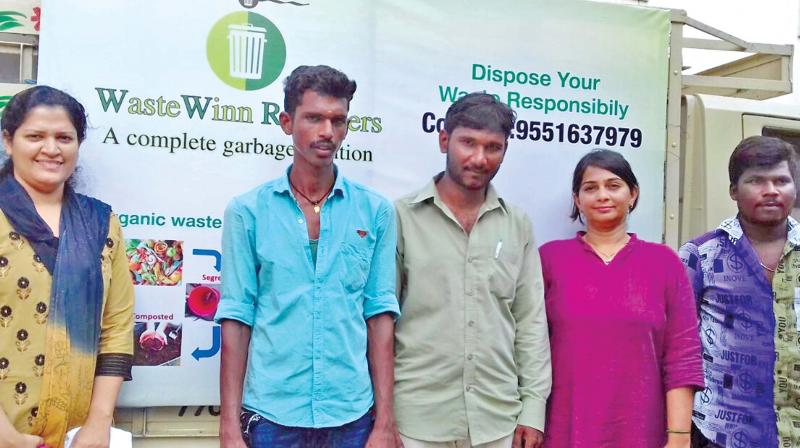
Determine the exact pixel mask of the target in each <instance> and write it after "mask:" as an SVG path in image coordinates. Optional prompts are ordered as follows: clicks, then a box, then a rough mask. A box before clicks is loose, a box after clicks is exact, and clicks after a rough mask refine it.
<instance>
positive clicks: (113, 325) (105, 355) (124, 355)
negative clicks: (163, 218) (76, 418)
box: [96, 214, 134, 380]
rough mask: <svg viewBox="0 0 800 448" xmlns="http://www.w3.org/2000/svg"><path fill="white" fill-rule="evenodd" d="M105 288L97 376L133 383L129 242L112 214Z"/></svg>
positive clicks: (131, 287) (104, 273)
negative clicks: (126, 243) (131, 381)
mask: <svg viewBox="0 0 800 448" xmlns="http://www.w3.org/2000/svg"><path fill="white" fill-rule="evenodd" d="M103 277H104V284H105V291H104V297H103V300H104V306H103V317H102V321H101V324H100V344H99V346H98V350H97V353H98V357H97V369H96V375H108V376H122V377H124V378H125V379H126V380H129V379H131V376H130V371H131V365H132V363H133V317H134V316H133V301H134V294H133V283H132V282H131V274H130V271H129V268H128V258H127V256H126V255H125V240H124V239H123V237H122V228H121V226H120V222H119V218H117V215H115V214H112V215H111V219H110V223H109V231H108V241H107V242H106V247H105V249H104V250H103Z"/></svg>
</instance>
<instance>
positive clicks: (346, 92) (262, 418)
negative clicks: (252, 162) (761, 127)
mask: <svg viewBox="0 0 800 448" xmlns="http://www.w3.org/2000/svg"><path fill="white" fill-rule="evenodd" d="M355 90H356V83H355V82H354V81H352V80H350V79H348V78H347V76H346V75H345V74H344V73H341V72H340V71H338V70H335V69H333V68H330V67H327V66H315V67H309V66H300V67H298V68H297V69H295V70H294V71H293V72H292V73H291V75H289V77H288V78H287V79H286V82H285V88H284V92H285V100H284V111H283V112H281V114H280V116H279V118H280V124H281V128H282V129H283V131H284V132H285V133H286V134H287V135H291V136H292V141H293V145H294V154H293V157H294V160H293V164H292V165H291V166H290V167H289V169H287V170H286V175H284V176H281V177H279V178H277V179H275V180H273V181H271V182H267V183H266V184H263V185H261V186H259V187H258V188H256V189H254V190H252V191H250V192H247V193H245V194H243V195H241V196H239V197H237V198H235V199H234V200H233V201H231V203H230V205H229V206H228V208H227V210H226V211H225V223H224V229H223V240H222V250H223V256H222V260H223V269H224V271H223V285H222V300H221V302H220V306H219V309H218V311H217V314H216V317H215V319H216V320H217V322H220V323H221V324H222V365H221V374H220V376H221V378H220V392H221V401H222V408H221V412H222V413H221V416H220V444H221V446H223V447H225V448H241V447H244V446H245V443H246V442H245V441H247V443H248V444H249V445H250V446H251V447H253V448H261V447H273V446H287V447H288V446H302V447H328V446H337V447H359V448H360V447H363V446H365V445H368V446H370V447H373V446H374V447H388V446H392V447H394V446H396V444H397V440H396V437H397V436H396V429H395V422H394V413H393V404H392V388H393V381H394V378H393V369H394V360H393V344H394V336H393V332H394V320H395V319H396V318H397V317H398V315H399V307H398V304H397V298H396V297H395V244H396V236H397V230H396V224H395V214H394V210H393V208H392V206H391V204H390V203H389V202H388V201H387V200H386V199H384V198H383V197H381V196H380V195H378V194H377V193H375V192H374V191H372V190H370V189H368V188H366V187H364V186H362V185H359V184H356V183H354V182H351V181H349V180H347V179H346V178H345V177H344V176H342V175H341V173H339V172H338V170H337V168H336V166H335V165H334V164H333V161H334V156H335V154H336V151H338V150H339V149H340V146H341V143H342V141H343V140H344V137H345V135H346V134H347V113H348V110H349V106H350V100H351V99H352V98H353V93H354V92H355ZM373 391H374V392H373Z"/></svg>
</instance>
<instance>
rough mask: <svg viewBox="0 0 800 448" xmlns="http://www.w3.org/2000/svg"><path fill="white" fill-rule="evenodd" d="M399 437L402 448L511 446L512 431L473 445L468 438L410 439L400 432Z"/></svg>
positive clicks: (512, 439)
mask: <svg viewBox="0 0 800 448" xmlns="http://www.w3.org/2000/svg"><path fill="white" fill-rule="evenodd" d="M400 438H401V439H402V440H403V447H404V448H511V443H512V442H513V441H514V433H511V434H510V435H508V436H506V437H503V438H502V439H499V440H495V441H494V442H489V443H483V444H481V445H473V444H472V441H471V440H469V438H467V439H466V440H453V441H452V442H426V441H424V440H416V439H411V438H409V437H406V436H404V435H402V434H400Z"/></svg>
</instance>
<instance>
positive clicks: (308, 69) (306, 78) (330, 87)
mask: <svg viewBox="0 0 800 448" xmlns="http://www.w3.org/2000/svg"><path fill="white" fill-rule="evenodd" d="M283 85H284V87H283V93H284V98H283V109H284V111H285V112H286V113H288V114H289V115H294V111H295V110H296V109H297V106H298V105H299V104H300V100H301V99H302V98H303V94H304V93H305V92H306V90H312V91H314V92H317V93H318V94H320V95H324V96H330V97H334V98H344V99H346V100H347V107H348V108H349V107H350V101H351V100H352V99H353V94H354V93H355V92H356V82H355V81H353V80H352V79H350V78H348V77H347V75H345V74H344V73H342V72H340V71H339V70H336V69H335V68H332V67H328V66H327V65H315V66H309V65H301V66H299V67H297V68H296V69H294V70H293V71H292V73H291V74H290V75H289V76H288V77H287V78H286V80H285V81H284V82H283Z"/></svg>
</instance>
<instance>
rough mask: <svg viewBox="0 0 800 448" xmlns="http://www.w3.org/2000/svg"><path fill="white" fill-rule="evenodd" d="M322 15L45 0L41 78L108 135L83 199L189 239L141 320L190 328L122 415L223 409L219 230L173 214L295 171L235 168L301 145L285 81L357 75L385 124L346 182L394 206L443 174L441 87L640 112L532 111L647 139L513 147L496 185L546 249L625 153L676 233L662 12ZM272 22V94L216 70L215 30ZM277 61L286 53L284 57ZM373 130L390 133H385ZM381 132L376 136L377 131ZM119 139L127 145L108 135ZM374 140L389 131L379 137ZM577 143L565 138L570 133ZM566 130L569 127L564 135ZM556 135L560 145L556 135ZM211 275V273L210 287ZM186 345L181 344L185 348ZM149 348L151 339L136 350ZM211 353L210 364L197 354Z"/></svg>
mask: <svg viewBox="0 0 800 448" xmlns="http://www.w3.org/2000/svg"><path fill="white" fill-rule="evenodd" d="M306 2H307V3H309V4H308V5H307V6H296V5H292V4H279V2H275V1H262V2H260V3H259V4H258V5H257V6H256V7H255V8H254V9H250V10H245V9H244V8H243V7H242V6H240V4H239V3H238V1H236V0H224V1H223V0H214V1H212V0H196V1H189V0H176V1H172V2H162V1H157V0H139V1H115V2H108V1H101V0H82V1H80V2H63V1H53V0H44V2H43V10H44V11H45V14H44V15H43V17H44V21H43V24H42V34H41V46H40V66H39V80H40V83H41V84H49V85H53V86H56V87H59V88H62V89H65V90H66V91H68V92H70V93H71V94H73V95H74V96H76V97H77V98H78V99H79V100H80V101H81V102H82V103H83V104H84V105H85V106H86V108H87V111H88V114H89V120H90V126H91V130H90V132H89V136H88V139H87V141H86V142H85V143H84V144H83V146H82V147H81V161H80V166H81V169H82V172H81V176H82V180H83V185H84V188H83V190H84V191H86V192H87V193H89V194H91V195H94V196H96V197H98V198H100V199H102V200H104V201H107V202H109V203H111V204H112V205H113V207H114V209H115V211H116V212H117V213H118V214H125V215H148V216H153V215H161V216H164V217H165V219H166V221H167V223H166V225H164V226H147V225H132V224H131V225H128V226H126V227H125V229H124V232H125V236H126V238H128V239H158V240H180V241H183V255H184V258H183V276H182V279H181V284H180V285H176V286H137V287H136V294H137V303H136V313H137V314H139V315H140V319H138V320H141V321H145V320H147V319H146V318H144V317H143V316H141V315H148V314H150V315H155V314H167V315H169V314H172V315H173V320H174V321H175V324H176V325H181V328H182V343H181V351H180V358H179V359H177V360H174V361H173V362H172V363H171V364H176V363H177V364H178V365H169V366H152V367H150V366H137V367H134V381H133V382H130V383H126V385H125V386H124V388H123V393H122V397H121V400H120V404H121V405H122V406H162V405H207V404H217V403H218V400H219V398H218V371H219V354H218V353H216V354H214V355H213V356H210V357H205V358H203V357H200V358H199V359H196V358H195V357H193V356H192V353H193V352H195V353H202V352H208V353H211V352H214V350H213V348H214V347H213V341H212V335H213V327H214V324H213V323H211V322H207V321H204V320H200V319H197V318H194V317H184V308H185V303H184V300H185V296H186V285H187V284H189V283H191V284H195V283H212V282H210V281H208V278H209V277H210V276H214V275H219V273H218V272H217V271H216V269H215V268H214V259H213V257H209V256H204V255H193V251H194V250H196V249H201V250H217V251H218V250H219V246H220V234H221V231H220V230H219V229H206V228H202V229H199V228H186V227H180V226H174V225H172V224H171V222H170V218H171V217H173V216H184V217H186V216H193V217H202V218H205V217H211V218H212V219H214V218H218V219H221V218H222V214H223V210H224V208H225V205H226V204H227V202H228V201H229V200H230V199H231V198H232V197H233V196H235V195H237V194H240V193H242V192H244V191H246V190H248V189H250V188H252V187H254V186H256V185H258V184H260V183H262V182H264V181H266V180H269V179H272V178H274V177H276V176H279V175H281V174H283V172H284V170H285V169H286V167H287V166H288V165H289V164H290V163H291V162H290V158H286V159H284V160H281V161H278V160H275V158H274V157H270V156H266V155H254V154H239V155H234V156H231V157H225V156H223V151H222V148H221V146H222V142H224V141H226V140H237V141H252V140H253V138H257V139H258V140H259V141H260V142H261V143H272V144H283V145H289V144H291V139H290V137H287V136H285V135H284V134H283V133H282V132H281V131H280V129H279V128H278V126H276V125H274V124H261V121H262V118H263V117H262V115H263V114H262V110H263V105H262V102H272V103H277V104H279V105H281V107H282V104H283V93H282V84H281V81H282V80H283V79H284V78H285V77H286V76H287V75H288V74H289V72H290V71H291V70H292V69H293V68H294V67H296V66H297V65H301V64H308V65H313V64H328V65H331V66H333V67H336V68H339V69H341V70H342V71H344V72H345V73H347V74H348V75H349V76H350V77H352V78H353V79H355V80H357V82H358V91H357V92H356V95H355V99H354V100H353V102H352V104H351V106H350V112H351V114H352V115H356V116H359V117H371V118H372V119H373V120H374V119H376V118H379V119H380V132H354V131H351V132H350V134H349V135H348V137H347V139H346V142H345V145H349V147H350V148H351V149H352V148H356V149H360V150H368V151H370V152H371V153H372V158H373V162H372V163H365V162H356V161H352V160H349V161H348V160H340V161H338V166H339V167H340V169H341V172H342V173H343V174H344V175H346V176H348V177H349V178H351V179H353V180H356V181H360V182H363V183H366V184H368V185H370V186H372V187H374V188H376V189H377V190H379V191H380V192H382V193H384V194H385V195H386V196H387V197H389V198H392V199H394V198H397V197H398V196H400V195H402V194H405V193H407V192H410V191H412V190H415V189H417V188H420V187H421V186H422V185H424V184H425V182H427V181H428V180H429V179H430V177H431V176H432V175H433V174H435V173H437V172H439V171H441V170H442V169H443V167H444V156H443V155H442V154H441V153H440V152H439V149H438V145H437V138H436V134H435V133H426V132H424V131H423V114H424V113H426V112H431V113H433V114H434V115H435V116H436V117H443V116H444V113H445V111H446V109H447V107H448V106H449V102H448V101H442V98H441V96H440V92H439V90H440V88H439V86H458V87H459V88H460V89H462V90H465V91H475V90H484V89H485V90H487V91H489V92H491V93H496V94H498V95H500V97H501V99H502V100H504V101H505V100H507V98H508V96H507V95H508V92H510V91H513V92H518V93H519V94H520V95H524V96H530V97H550V98H554V99H565V100H587V101H590V100H592V99H593V98H598V99H601V100H603V101H605V102H609V101H611V100H616V101H618V102H619V103H622V104H624V105H627V106H629V109H628V110H627V116H626V117H625V118H624V119H620V118H619V117H615V116H601V115H592V114H585V113H584V114H581V113H574V112H572V113H571V112H550V113H548V114H544V113H543V112H542V111H539V110H533V109H525V108H521V107H517V108H516V109H517V112H518V116H519V118H520V119H521V120H525V121H530V120H537V121H547V122H552V123H554V125H556V124H558V123H564V124H565V125H569V124H578V125H592V126H593V125H597V126H615V127H626V128H638V129H640V130H641V132H642V135H643V137H642V144H641V147H639V148H631V146H630V143H628V144H626V145H625V146H622V147H620V146H619V145H615V146H608V144H607V142H605V141H601V143H600V144H595V143H594V142H595V140H594V137H593V139H592V143H591V144H582V143H580V142H579V143H574V144H573V143H569V142H568V141H567V140H568V137H567V136H566V135H564V141H563V142H558V141H551V142H545V141H542V140H539V141H532V140H530V139H527V140H524V141H523V140H520V138H519V137H522V136H523V134H524V133H523V132H522V131H521V129H518V131H519V132H517V133H515V137H517V138H515V139H512V140H510V141H509V149H508V154H507V157H506V160H505V162H504V164H503V167H502V169H501V170H500V173H499V174H498V176H497V178H496V180H495V185H496V186H497V188H498V190H499V192H500V193H501V194H502V195H503V196H504V197H505V198H506V199H507V200H509V201H511V202H514V203H517V204H519V205H521V206H522V207H523V208H525V209H526V210H527V211H528V212H529V214H530V215H531V217H532V219H533V222H534V226H535V232H536V237H537V240H538V242H539V243H543V242H545V241H548V240H551V239H554V238H567V237H570V236H572V235H573V234H574V232H575V231H576V230H577V229H578V228H579V226H578V225H576V224H574V223H572V222H571V221H570V220H569V219H568V214H569V211H570V206H571V205H570V204H571V202H570V201H571V198H570V197H571V192H570V182H571V176H572V170H573V169H574V165H575V162H576V161H577V160H578V158H580V156H581V155H583V154H584V153H585V152H586V151H588V150H590V149H592V148H595V147H608V148H611V149H617V150H620V151H621V152H622V153H623V154H624V155H625V157H626V158H628V160H629V161H630V162H631V164H632V165H633V168H634V171H635V172H636V174H637V176H638V177H639V180H640V183H641V189H642V194H641V200H640V205H639V208H638V209H637V210H636V211H635V212H634V214H633V215H632V219H631V230H632V231H635V232H637V233H638V234H639V236H640V237H641V238H643V239H647V240H652V241H660V240H661V237H662V232H663V164H664V141H665V121H666V119H665V115H666V88H667V67H668V64H667V62H668V60H667V58H668V33H669V15H668V13H667V12H665V11H658V10H653V9H645V8H637V7H627V6H619V5H607V4H599V3H591V2H580V1H569V2H562V1H554V0H553V1H494V2H488V1H474V0H472V1H466V2H465V1H455V0H446V1H438V2H435V3H430V2H427V1H424V0H407V1H404V2H394V1H389V0H379V1H372V2H363V1H358V0H337V1H330V0H307V1H306ZM245 11H248V12H253V13H256V14H259V15H261V16H264V17H266V18H267V19H269V20H270V21H271V22H272V23H274V24H275V25H276V26H277V28H278V29H279V30H280V32H281V34H282V36H283V39H284V40H285V42H286V63H285V67H284V68H283V70H282V72H281V74H280V76H279V78H278V80H277V81H275V82H273V83H272V84H270V85H268V86H267V87H265V88H263V89H260V90H251V91H245V90H237V89H235V88H233V87H231V86H229V85H227V84H225V83H223V82H222V81H221V80H220V79H219V78H218V77H217V76H216V75H215V74H214V72H213V71H212V70H211V68H210V67H209V62H208V58H207V55H206V44H207V38H208V35H209V31H210V30H211V28H212V26H214V24H215V23H216V22H217V21H218V20H219V19H221V18H222V17H223V16H226V15H227V14H230V13H233V12H245ZM265 57H267V58H269V57H270V54H266V55H265ZM473 64H482V65H484V66H486V65H491V66H492V67H493V68H495V69H501V70H511V71H514V72H525V73H529V72H536V73H547V74H549V75H550V76H551V77H552V85H550V86H532V85H519V84H512V85H508V86H503V84H502V82H501V83H497V82H488V81H485V80H474V79H472V76H471V75H472V69H473ZM559 71H560V72H571V73H573V74H578V75H582V76H585V77H587V78H599V79H600V82H599V84H598V87H597V89H596V90H576V89H571V88H562V87H560V82H559V77H558V72H559ZM96 88H108V89H118V92H119V91H121V90H122V89H125V90H128V93H127V97H126V98H125V102H124V103H123V104H122V106H121V107H120V109H119V112H114V111H113V109H112V108H109V109H107V110H104V109H103V107H101V101H100V100H99V96H98V92H97V91H96ZM181 95H196V96H200V97H212V98H219V104H230V105H236V106H247V107H250V108H252V110H253V112H254V113H253V123H229V122H224V121H213V120H210V119H209V117H208V116H207V117H206V119H204V120H200V119H198V118H197V117H195V118H189V116H188V115H187V113H186V111H185V107H183V100H182V98H181ZM131 97H138V98H142V99H144V98H153V99H157V98H159V97H163V98H164V100H165V101H169V100H175V101H177V102H178V103H179V109H180V110H181V113H180V115H179V116H178V117H175V118H170V117H160V116H145V115H137V114H130V113H128V112H127V110H128V106H129V103H128V101H129V99H130V98H131ZM373 123H374V121H373ZM368 127H370V126H368ZM112 128H113V130H114V132H115V134H116V137H117V139H118V140H119V144H113V143H112V142H110V141H108V140H106V143H103V140H104V139H106V137H107V136H108V133H109V130H110V129H112ZM371 128H372V129H371V130H372V131H374V130H375V129H376V128H375V126H372V127H371ZM565 131H566V129H565ZM184 132H186V133H187V134H188V136H189V138H191V137H195V138H200V137H204V138H206V139H208V138H213V139H215V140H216V142H217V149H216V150H215V151H213V152H209V151H205V152H203V151H199V150H194V151H192V150H176V151H175V153H174V154H170V153H169V151H168V150H165V149H156V148H142V147H139V146H130V145H128V144H127V143H126V141H125V139H126V138H127V136H128V135H129V134H131V133H134V134H145V135H163V136H181V135H182V133H184ZM565 134H566V132H565ZM556 138H557V137H556ZM204 276H206V277H205V278H204ZM173 343H174V342H173ZM137 345H138V344H137ZM197 350H199V351H200V352H197Z"/></svg>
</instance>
